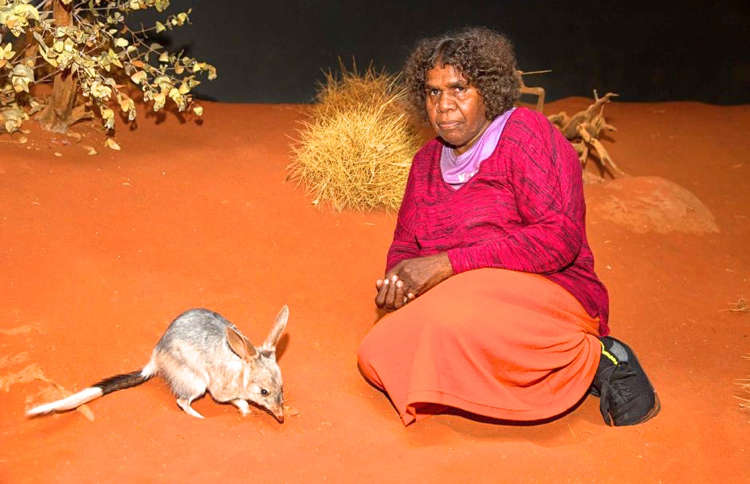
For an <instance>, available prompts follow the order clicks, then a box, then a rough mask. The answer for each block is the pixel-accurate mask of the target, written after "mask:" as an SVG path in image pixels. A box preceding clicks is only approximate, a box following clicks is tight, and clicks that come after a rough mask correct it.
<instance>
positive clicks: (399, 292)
mask: <svg viewBox="0 0 750 484" xmlns="http://www.w3.org/2000/svg"><path fill="white" fill-rule="evenodd" d="M452 275H453V266H452V265H451V262H450V259H448V254H446V253H441V254H436V255H429V256H425V257H417V258H414V259H407V260H403V261H401V262H399V263H398V264H396V265H395V266H394V267H393V269H391V270H390V271H388V273H387V274H386V275H385V279H382V280H378V281H377V283H376V288H377V290H378V295H377V297H376V298H375V304H377V305H378V307H380V308H383V309H385V310H386V311H393V310H394V309H398V308H400V307H401V306H403V305H404V304H406V303H407V302H409V301H410V300H412V299H414V298H415V297H417V296H419V295H420V294H424V293H425V292H427V290H429V289H430V288H432V287H434V286H436V285H437V284H439V283H440V282H442V281H444V280H446V279H447V278H449V277H450V276H452Z"/></svg>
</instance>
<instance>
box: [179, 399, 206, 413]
mask: <svg viewBox="0 0 750 484" xmlns="http://www.w3.org/2000/svg"><path fill="white" fill-rule="evenodd" d="M193 400H194V398H178V399H177V405H179V406H180V408H181V409H183V410H184V411H185V413H186V414H188V415H191V416H193V417H197V418H203V415H201V414H199V413H198V412H196V411H195V409H193V407H191V406H190V404H191V403H192V402H193Z"/></svg>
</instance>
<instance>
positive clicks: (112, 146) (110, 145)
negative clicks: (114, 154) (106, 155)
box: [104, 138, 120, 151]
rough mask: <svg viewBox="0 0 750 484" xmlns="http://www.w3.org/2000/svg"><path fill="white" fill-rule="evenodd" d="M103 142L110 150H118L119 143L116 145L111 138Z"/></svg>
mask: <svg viewBox="0 0 750 484" xmlns="http://www.w3.org/2000/svg"><path fill="white" fill-rule="evenodd" d="M104 144H105V145H106V146H107V148H109V149H111V150H115V151H120V145H118V144H117V142H116V141H115V140H113V139H112V138H107V141H105V142H104Z"/></svg>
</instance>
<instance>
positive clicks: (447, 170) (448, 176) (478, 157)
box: [440, 108, 516, 190]
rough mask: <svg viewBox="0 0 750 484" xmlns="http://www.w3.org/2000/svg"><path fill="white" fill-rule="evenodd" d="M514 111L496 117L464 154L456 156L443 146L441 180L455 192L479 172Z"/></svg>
mask: <svg viewBox="0 0 750 484" xmlns="http://www.w3.org/2000/svg"><path fill="white" fill-rule="evenodd" d="M515 109H516V108H510V109H509V110H507V111H505V112H504V113H503V114H501V115H500V116H498V117H496V118H495V119H494V120H493V121H492V123H490V125H489V126H488V127H487V129H486V130H485V131H484V133H482V136H481V137H480V138H479V139H478V140H477V141H476V142H475V143H474V144H473V145H472V146H471V148H469V149H468V150H466V152H464V153H462V154H460V155H458V156H456V154H455V153H454V152H453V148H449V147H448V146H443V151H442V153H441V155H440V171H441V172H442V173H443V180H445V182H446V183H448V184H449V185H450V186H451V187H453V188H454V189H456V190H457V189H459V188H461V187H462V186H463V185H464V184H465V183H466V182H467V181H469V180H470V179H471V177H473V176H474V175H475V174H476V173H477V171H479V166H480V165H481V164H482V162H483V161H484V160H486V159H487V158H489V156H490V155H491V154H492V152H493V151H495V148H496V147H497V143H498V142H499V141H500V135H502V134H503V128H505V123H507V122H508V118H510V115H511V113H512V112H513V111H514V110H515Z"/></svg>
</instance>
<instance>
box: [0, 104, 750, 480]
mask: <svg viewBox="0 0 750 484" xmlns="http://www.w3.org/2000/svg"><path fill="white" fill-rule="evenodd" d="M586 105H587V102H586V100H583V99H566V100H562V101H558V102H556V103H552V104H550V105H548V106H547V108H546V110H545V111H546V112H547V113H552V112H557V111H560V110H563V109H564V110H566V111H568V112H572V111H575V110H577V109H580V108H583V107H585V106H586ZM205 107H206V110H205V115H204V116H205V119H204V121H203V122H201V123H196V122H194V121H191V120H189V121H185V120H180V119H178V118H177V117H175V116H172V115H169V116H167V117H166V118H155V117H146V116H145V113H143V112H142V113H141V117H140V118H139V120H140V121H139V126H138V129H137V130H129V129H128V128H127V127H126V126H125V125H124V124H122V123H121V124H120V125H119V129H118V132H117V137H116V139H117V140H118V142H119V143H120V144H121V145H122V150H121V151H119V152H115V151H112V150H109V149H106V148H103V147H102V144H101V141H102V135H101V134H100V133H99V132H97V131H96V130H95V129H93V128H91V127H90V126H85V125H83V126H79V127H76V128H75V131H77V132H79V133H81V134H82V135H83V136H84V138H83V140H82V141H81V143H80V144H78V143H76V140H75V139H72V138H66V137H64V136H59V135H58V136H55V137H51V136H49V135H46V134H43V133H40V132H39V131H38V129H37V128H36V127H34V126H33V125H28V126H29V127H31V129H32V133H30V134H28V135H27V139H28V142H27V143H25V144H20V143H18V142H13V141H12V140H11V138H10V137H9V136H2V137H0V267H1V268H2V269H1V270H0V408H2V412H1V413H0V449H1V450H0V483H26V482H28V483H32V482H33V483H48V482H65V483H82V482H83V483H87V482H209V481H210V480H213V479H216V480H221V482H226V483H232V482H274V483H285V482H289V483H297V482H374V483H375V482H377V483H399V482H404V483H407V482H408V483H414V482H513V483H518V482H529V483H535V482H539V483H549V482H618V483H664V484H666V483H676V482H680V483H684V482H696V483H704V482H724V483H741V482H750V412H743V411H741V409H740V408H739V400H738V399H737V397H738V396H740V395H741V392H740V390H739V388H738V386H737V385H736V380H737V379H739V378H743V377H746V376H748V375H750V361H748V360H747V359H743V356H746V355H748V354H750V338H748V334H749V333H750V313H742V312H733V311H728V310H727V309H728V308H730V304H732V303H737V302H738V301H739V299H740V298H743V297H746V298H747V297H750V250H748V242H750V208H749V207H750V138H748V136H747V132H748V127H750V106H740V107H715V106H708V105H702V104H697V103H660V104H628V103H614V104H612V105H610V106H608V107H607V109H606V113H607V115H608V120H609V121H610V122H611V123H612V124H614V125H615V126H616V127H617V128H618V129H619V131H618V132H616V133H614V134H613V135H612V137H611V138H612V139H610V140H605V146H607V148H608V149H609V150H610V153H611V154H612V156H613V158H614V159H615V160H616V161H617V162H618V164H619V165H620V167H621V168H623V169H624V170H625V171H626V172H628V173H629V174H630V175H632V177H631V178H627V179H623V180H620V181H617V182H614V183H605V184H588V185H587V187H586V195H587V199H588V207H589V218H588V224H589V239H590V242H591V245H592V247H593V249H594V253H595V255H596V258H597V269H598V272H599V274H600V276H601V278H602V280H603V281H604V282H605V283H606V284H607V286H608V288H609V290H610V293H611V299H612V323H611V325H612V328H613V334H614V335H616V336H618V337H620V338H622V339H624V340H626V341H627V342H628V343H630V344H631V345H632V346H633V347H634V348H635V349H636V351H637V352H638V355H639V357H640V360H641V362H642V363H643V365H644V366H645V367H646V368H647V369H648V371H649V374H650V376H651V378H652V380H653V382H654V384H655V385H656V387H657V389H658V392H659V395H660V397H661V401H662V412H661V414H660V415H659V416H658V417H657V418H655V419H654V420H652V421H649V422H648V423H646V424H644V425H641V426H636V427H629V428H608V427H606V426H605V425H604V424H603V422H602V419H601V416H600V415H599V409H598V400H597V399H594V398H589V399H587V400H585V401H584V402H583V404H582V405H580V406H579V407H578V408H577V409H575V410H574V411H572V412H571V413H569V414H567V415H566V416H564V417H562V418H559V419H557V420H553V421H551V422H548V423H545V424H541V425H510V424H507V423H498V422H488V421H486V420H484V419H481V418H473V417H471V416H469V415H459V414H452V415H440V416H436V417H432V418H430V419H428V420H426V421H424V422H421V423H419V424H416V425H412V426H410V427H403V426H402V424H401V422H400V420H399V419H398V418H397V416H396V413H395V412H394V410H393V408H392V407H391V405H390V403H389V402H388V400H387V398H385V397H384V396H383V395H382V394H381V393H379V392H378V391H376V390H375V389H373V388H372V387H371V386H369V385H368V384H367V383H366V382H365V381H364V380H363V378H362V377H361V376H360V374H359V372H358V370H357V366H356V349H357V345H358V343H359V341H360V340H361V339H362V337H363V336H364V335H365V333H366V332H367V331H368V329H369V328H370V327H371V325H372V324H373V323H374V322H375V321H376V319H377V312H376V310H375V306H374V303H373V298H374V295H375V293H374V281H375V279H377V278H378V277H379V276H381V274H382V269H383V265H384V256H385V251H386V249H387V247H388V243H389V240H390V236H391V234H392V231H393V227H394V223H395V214H393V213H384V212H371V213H357V212H352V213H348V212H345V213H342V214H334V213H331V212H330V211H328V210H325V209H323V210H320V209H318V208H315V207H313V206H312V205H311V204H310V199H309V197H307V196H306V195H305V193H304V191H303V190H302V189H296V190H295V186H294V185H293V184H291V183H288V182H285V167H286V166H287V164H288V163H289V162H290V159H289V148H288V143H289V138H288V137H289V136H293V135H294V132H295V129H297V128H298V127H299V126H298V124H297V121H298V120H299V119H300V116H301V115H300V111H299V108H298V107H295V106H285V105H224V104H211V103H207V104H206V105H205ZM14 139H15V140H18V139H19V136H18V135H15V137H14ZM64 143H67V144H64ZM83 144H93V145H95V146H96V148H97V150H98V151H99V154H98V155H96V156H88V155H87V152H86V150H85V149H84V148H82V145H83ZM56 153H57V154H59V155H60V156H57V155H56ZM283 304H288V305H289V307H290V309H291V317H290V322H289V326H288V331H287V335H286V336H285V339H284V340H283V344H282V345H281V348H280V357H279V362H280V365H281V367H282V371H283V374H284V382H285V388H286V395H287V402H288V405H290V406H291V407H292V408H293V409H294V412H293V413H295V414H296V415H292V416H289V417H288V418H287V419H286V422H285V423H284V424H279V423H277V422H276V421H275V420H274V419H273V418H272V417H271V416H270V415H268V414H266V413H264V412H262V411H260V410H255V412H254V413H253V415H251V416H248V417H245V418H243V417H241V416H240V415H239V413H238V412H237V410H236V409H235V408H234V407H233V406H231V405H221V404H217V403H216V402H214V401H213V400H212V399H211V398H210V397H207V398H203V399H202V400H200V401H198V402H197V403H196V404H195V405H194V406H195V408H196V409H197V410H198V411H199V412H201V413H202V414H203V415H205V416H206V417H207V418H206V419H205V420H203V421H201V420H198V419H194V418H192V417H189V416H188V415H186V414H185V413H183V412H182V411H180V410H179V408H178V407H177V406H176V404H175V401H174V399H173V398H172V396H171V394H170V392H169V390H168V388H167V387H166V385H165V384H164V383H163V382H162V381H160V380H153V381H150V382H148V383H146V384H144V385H142V386H140V387H138V388H134V389H130V390H126V391H123V392H118V393H115V394H112V395H109V396H107V397H105V398H103V399H100V400H97V401H95V402H92V403H91V404H90V405H89V406H88V408H89V410H90V412H91V414H89V417H90V416H94V417H95V419H94V420H90V419H89V418H88V417H87V416H86V415H85V414H84V413H81V412H70V413H66V414H62V415H55V416H49V417H45V418H39V419H33V420H27V419H26V418H25V417H24V410H25V408H28V407H30V406H32V405H34V404H38V403H43V402H46V401H50V400H52V399H56V398H58V397H59V395H60V394H59V392H58V390H57V389H56V388H55V387H54V386H53V385H52V384H50V383H49V382H45V381H43V380H41V379H40V378H42V379H48V380H49V381H53V382H55V383H57V384H59V385H61V386H62V387H64V389H66V390H69V391H74V390H80V389H82V388H84V387H86V386H87V385H88V384H91V383H93V382H95V381H98V380H99V379H101V378H103V377H106V376H110V375H113V374H116V373H121V372H124V371H132V370H137V369H139V368H140V367H141V366H142V365H143V364H145V362H146V361H147V360H148V357H149V354H150V351H151V349H152V347H153V345H154V344H155V343H156V341H157V340H158V339H159V337H160V336H161V334H162V332H163V331H164V329H165V328H166V326H167V324H168V323H169V322H170V321H171V320H172V319H173V318H174V317H175V316H177V315H178V314H179V313H180V312H182V311H183V310H185V309H188V308H191V307H200V306H203V307H208V308H211V309H214V310H216V311H218V312H220V313H222V314H223V315H224V316H226V317H227V318H228V319H230V320H231V321H233V322H234V323H236V324H237V325H238V326H239V327H240V328H242V329H243V330H244V332H245V333H246V334H247V335H248V336H250V337H251V339H252V340H253V341H254V342H256V343H259V342H260V341H261V340H262V339H263V338H264V337H265V334H266V331H267V330H268V329H269V328H270V325H271V322H272V320H273V317H274V316H275V315H276V313H277V311H278V310H279V308H280V307H281V306H282V305H283ZM394 344H397V342H394Z"/></svg>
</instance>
